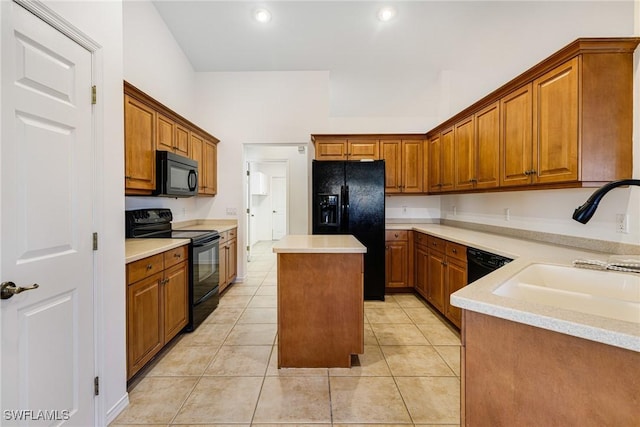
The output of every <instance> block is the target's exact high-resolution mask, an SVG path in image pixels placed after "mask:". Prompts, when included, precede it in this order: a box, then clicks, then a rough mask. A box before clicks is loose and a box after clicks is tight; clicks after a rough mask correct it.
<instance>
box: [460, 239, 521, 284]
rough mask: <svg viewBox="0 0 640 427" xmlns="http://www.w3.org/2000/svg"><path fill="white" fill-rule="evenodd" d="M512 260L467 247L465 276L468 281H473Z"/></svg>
mask: <svg viewBox="0 0 640 427" xmlns="http://www.w3.org/2000/svg"><path fill="white" fill-rule="evenodd" d="M511 261H513V260H512V259H511V258H507V257H503V256H500V255H496V254H492V253H491V252H485V251H481V250H480V249H476V248H467V278H468V283H472V282H475V281H476V280H478V279H480V278H481V277H484V276H486V275H487V274H489V273H491V272H492V271H494V270H497V269H499V268H500V267H502V266H503V265H505V264H507V263H509V262H511Z"/></svg>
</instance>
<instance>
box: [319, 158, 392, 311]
mask: <svg viewBox="0 0 640 427" xmlns="http://www.w3.org/2000/svg"><path fill="white" fill-rule="evenodd" d="M312 168H313V174H312V175H313V214H312V215H313V234H351V235H353V236H354V237H355V238H356V239H358V240H359V241H360V243H362V244H363V245H365V246H366V247H367V253H366V254H365V255H364V299H365V300H382V301H384V283H385V252H384V238H385V236H384V203H385V200H384V181H385V178H384V160H375V161H361V162H360V161H317V160H314V161H313V166H312Z"/></svg>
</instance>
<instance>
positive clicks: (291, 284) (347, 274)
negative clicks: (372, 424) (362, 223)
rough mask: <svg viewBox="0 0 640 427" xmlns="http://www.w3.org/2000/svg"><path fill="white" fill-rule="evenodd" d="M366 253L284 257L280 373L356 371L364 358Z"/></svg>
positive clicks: (280, 270) (281, 264)
mask: <svg viewBox="0 0 640 427" xmlns="http://www.w3.org/2000/svg"><path fill="white" fill-rule="evenodd" d="M363 272H364V261H363V254H361V253H304V252H302V253H278V367H279V368H319V367H322V368H333V367H342V368H350V367H351V355H352V354H362V353H363V352H364V300H363V299H362V295H363V292H364V273H363Z"/></svg>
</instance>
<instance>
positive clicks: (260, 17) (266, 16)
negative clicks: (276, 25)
mask: <svg viewBox="0 0 640 427" xmlns="http://www.w3.org/2000/svg"><path fill="white" fill-rule="evenodd" d="M253 17H254V18H255V19H256V21H258V22H262V23H265V22H269V21H271V12H269V11H268V10H267V9H256V11H255V12H254V13H253Z"/></svg>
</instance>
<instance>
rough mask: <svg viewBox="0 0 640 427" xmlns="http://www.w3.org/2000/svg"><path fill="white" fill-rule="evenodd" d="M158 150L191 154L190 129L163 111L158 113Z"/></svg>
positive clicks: (184, 154) (183, 154) (182, 154)
mask: <svg viewBox="0 0 640 427" xmlns="http://www.w3.org/2000/svg"><path fill="white" fill-rule="evenodd" d="M156 129H157V137H156V150H163V151H171V152H172V153H176V154H180V155H181V156H185V157H188V156H189V130H188V129H186V128H184V127H183V126H180V125H179V124H178V123H176V122H174V121H173V120H171V119H170V118H168V117H166V116H164V115H163V114H161V113H157V114H156Z"/></svg>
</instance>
